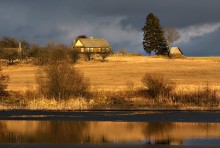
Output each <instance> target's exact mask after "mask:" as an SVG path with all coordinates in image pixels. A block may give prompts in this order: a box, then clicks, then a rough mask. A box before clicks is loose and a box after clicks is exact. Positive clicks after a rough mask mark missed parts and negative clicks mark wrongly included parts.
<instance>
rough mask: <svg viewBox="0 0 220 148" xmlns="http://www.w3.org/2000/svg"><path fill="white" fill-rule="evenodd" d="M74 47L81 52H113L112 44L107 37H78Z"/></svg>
mask: <svg viewBox="0 0 220 148" xmlns="http://www.w3.org/2000/svg"><path fill="white" fill-rule="evenodd" d="M73 49H75V50H76V51H78V52H80V53H86V52H90V53H94V54H95V53H106V52H111V46H110V45H109V43H108V42H107V41H106V40H105V39H97V38H78V39H76V41H75V42H73Z"/></svg>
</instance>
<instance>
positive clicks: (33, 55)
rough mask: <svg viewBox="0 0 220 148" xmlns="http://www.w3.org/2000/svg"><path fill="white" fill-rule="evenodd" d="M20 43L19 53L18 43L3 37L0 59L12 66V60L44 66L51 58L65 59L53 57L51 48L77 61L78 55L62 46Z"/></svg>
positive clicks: (0, 44)
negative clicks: (26, 61) (29, 60)
mask: <svg viewBox="0 0 220 148" xmlns="http://www.w3.org/2000/svg"><path fill="white" fill-rule="evenodd" d="M20 42H21V49H22V50H21V51H18V49H19V41H18V40H16V39H15V38H10V37H3V38H0V59H5V60H7V62H8V63H9V64H13V63H14V60H16V59H20V60H27V59H32V61H33V63H34V64H37V65H44V64H45V63H47V62H49V61H50V60H51V59H52V58H66V57H63V55H57V56H59V57H54V52H55V51H54V50H53V48H55V47H56V48H57V47H58V48H59V49H60V50H63V51H64V52H65V54H68V55H69V58H70V59H71V60H72V62H73V63H75V62H76V61H77V59H78V53H77V52H75V51H74V50H72V48H71V47H68V46H66V45H63V44H57V43H54V42H51V43H48V44H47V45H46V46H44V47H41V46H40V45H38V44H33V45H31V44H30V43H28V42H27V41H25V40H22V41H20Z"/></svg>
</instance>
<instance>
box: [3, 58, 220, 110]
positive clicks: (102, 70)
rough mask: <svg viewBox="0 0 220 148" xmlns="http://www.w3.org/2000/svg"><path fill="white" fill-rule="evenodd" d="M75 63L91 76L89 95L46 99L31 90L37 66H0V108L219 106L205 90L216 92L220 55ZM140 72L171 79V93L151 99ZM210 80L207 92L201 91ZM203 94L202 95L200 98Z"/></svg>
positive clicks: (114, 59)
mask: <svg viewBox="0 0 220 148" xmlns="http://www.w3.org/2000/svg"><path fill="white" fill-rule="evenodd" d="M75 67H76V68H77V69H79V70H80V71H82V72H83V73H84V75H85V77H86V78H88V79H89V80H90V84H91V87H90V95H89V96H88V97H77V98H70V99H68V100H65V101H64V100H55V99H47V98H44V97H42V96H40V97H39V95H36V94H35V92H34V91H35V90H36V89H37V84H36V80H35V76H36V74H37V71H38V68H39V67H37V66H34V65H32V64H17V65H12V66H9V67H4V66H2V70H3V71H2V72H3V73H4V74H6V75H9V85H8V91H10V94H11V95H10V97H5V98H2V99H1V101H0V109H45V110H48V109H49V110H84V109H87V110H108V109H125V110H127V109H161V108H166V109H195V108H196V109H214V108H215V109H218V108H219V105H218V104H216V102H215V103H214V104H212V100H207V99H208V98H207V97H208V96H206V94H208V95H209V94H212V95H213V93H216V95H217V96H219V94H220V79H219V73H220V58H219V57H200V58H197V57H190V58H184V59H166V58H155V57H142V56H111V57H109V58H108V59H107V61H105V62H101V61H100V60H94V61H90V62H85V61H79V62H78V63H77V64H76V65H75ZM145 74H162V75H163V76H164V77H166V78H167V79H169V80H172V81H173V82H174V83H175V90H174V92H173V96H172V97H169V98H168V99H167V98H163V97H158V98H157V99H152V98H151V97H149V96H148V93H146V92H143V90H144V86H143V84H142V82H141V80H142V78H143V76H144V75H145ZM207 84H209V86H208V87H209V90H211V92H205V91H206V90H207V89H206V85H207ZM199 97H200V98H202V99H199Z"/></svg>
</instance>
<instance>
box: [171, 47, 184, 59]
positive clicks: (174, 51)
mask: <svg viewBox="0 0 220 148" xmlns="http://www.w3.org/2000/svg"><path fill="white" fill-rule="evenodd" d="M168 56H169V57H170V58H182V57H184V54H183V52H182V50H181V49H180V48H179V47H170V48H169V52H168Z"/></svg>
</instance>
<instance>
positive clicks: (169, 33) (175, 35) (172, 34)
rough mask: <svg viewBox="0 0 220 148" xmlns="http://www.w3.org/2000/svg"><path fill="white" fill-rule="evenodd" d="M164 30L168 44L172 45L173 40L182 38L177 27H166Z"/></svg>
mask: <svg viewBox="0 0 220 148" xmlns="http://www.w3.org/2000/svg"><path fill="white" fill-rule="evenodd" d="M164 31H165V37H166V40H167V43H168V46H169V47H171V46H172V44H173V42H175V41H177V40H178V39H179V38H180V34H179V32H178V31H177V29H176V28H175V27H168V28H165V29H164Z"/></svg>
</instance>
